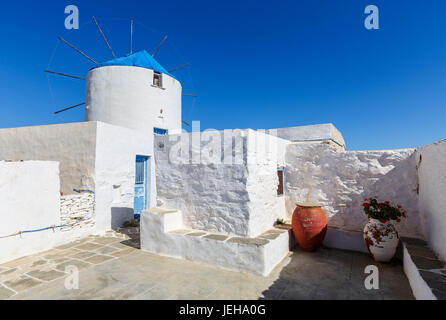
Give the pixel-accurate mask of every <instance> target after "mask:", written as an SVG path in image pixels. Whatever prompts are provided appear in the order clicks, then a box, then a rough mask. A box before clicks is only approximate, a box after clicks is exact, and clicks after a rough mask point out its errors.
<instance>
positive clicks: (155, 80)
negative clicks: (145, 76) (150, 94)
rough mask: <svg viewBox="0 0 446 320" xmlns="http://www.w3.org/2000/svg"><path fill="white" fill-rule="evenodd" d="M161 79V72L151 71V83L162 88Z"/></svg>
mask: <svg viewBox="0 0 446 320" xmlns="http://www.w3.org/2000/svg"><path fill="white" fill-rule="evenodd" d="M162 80H163V79H162V75H161V73H159V72H154V73H153V85H154V86H155V87H158V88H162V86H163V81H162Z"/></svg>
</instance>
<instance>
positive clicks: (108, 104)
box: [45, 17, 197, 132]
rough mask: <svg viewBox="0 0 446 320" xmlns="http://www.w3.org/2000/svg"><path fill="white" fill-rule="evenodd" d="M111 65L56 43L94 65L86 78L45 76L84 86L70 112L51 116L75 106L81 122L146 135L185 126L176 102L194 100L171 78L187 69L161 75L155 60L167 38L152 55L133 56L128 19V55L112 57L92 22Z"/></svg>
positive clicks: (179, 104) (54, 72) (194, 96)
mask: <svg viewBox="0 0 446 320" xmlns="http://www.w3.org/2000/svg"><path fill="white" fill-rule="evenodd" d="M92 20H93V22H94V23H95V25H96V27H97V29H98V31H99V33H100V35H101V36H102V38H103V40H104V42H105V44H106V45H107V48H108V50H109V51H110V53H111V55H112V57H113V60H109V61H106V62H102V63H101V62H97V61H96V60H95V59H93V58H91V57H90V56H89V55H87V54H86V53H85V52H84V51H81V50H80V49H78V48H77V47H76V46H74V45H73V44H71V43H69V42H68V41H67V40H65V39H63V38H62V37H58V39H59V41H61V42H62V43H64V44H65V45H67V46H68V47H70V48H71V49H73V50H74V51H76V52H77V53H78V54H80V55H82V56H83V57H84V58H85V59H88V60H89V61H90V62H92V63H94V65H95V66H94V67H93V68H92V69H91V70H90V71H89V72H88V73H87V76H86V77H82V76H77V75H70V74H67V73H63V72H58V71H53V70H45V72H46V73H49V74H52V75H56V76H61V77H66V78H72V79H77V80H80V81H86V87H87V94H86V100H85V101H84V102H81V103H77V104H75V105H72V106H68V107H64V108H61V109H60V110H58V111H55V112H54V113H55V114H59V113H61V112H65V111H68V110H71V109H74V108H77V107H80V106H85V110H86V116H85V120H86V121H103V122H108V123H111V124H116V125H121V126H124V127H130V128H132V129H137V130H143V131H148V130H149V131H152V130H153V128H155V129H159V130H165V131H166V132H167V131H170V132H172V131H176V130H178V129H179V130H181V124H182V123H183V124H185V125H188V126H190V124H189V123H187V122H186V121H184V120H182V119H181V98H182V97H193V98H196V97H197V95H195V94H183V93H182V87H181V83H180V82H179V81H178V80H177V79H176V78H175V76H174V75H173V73H174V72H176V71H177V70H180V69H182V68H185V67H188V66H189V64H188V63H185V64H183V65H180V66H178V67H175V68H172V69H170V70H166V69H164V68H163V67H162V66H161V65H160V64H159V63H158V62H157V61H156V60H155V58H154V57H155V55H156V54H157V53H158V51H159V50H160V49H161V48H162V46H163V44H164V43H165V41H166V40H167V35H166V36H164V38H163V39H162V41H161V42H160V43H159V45H158V46H157V47H156V49H155V50H154V51H153V53H152V54H149V53H148V52H147V51H145V50H143V51H139V52H133V18H132V19H130V53H129V54H127V55H126V56H124V57H117V56H116V54H115V52H114V51H113V49H112V47H111V45H110V43H109V41H108V40H107V37H106V36H105V34H104V32H103V31H102V29H101V27H100V26H99V23H98V21H97V20H96V18H95V17H92Z"/></svg>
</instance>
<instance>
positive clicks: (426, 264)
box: [411, 256, 445, 270]
mask: <svg viewBox="0 0 446 320" xmlns="http://www.w3.org/2000/svg"><path fill="white" fill-rule="evenodd" d="M411 259H412V261H413V263H415V265H416V267H417V268H418V269H424V270H429V269H443V268H444V266H445V265H444V263H443V262H441V261H440V260H432V259H427V258H424V257H419V256H411Z"/></svg>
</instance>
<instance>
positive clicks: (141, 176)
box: [133, 156, 149, 219]
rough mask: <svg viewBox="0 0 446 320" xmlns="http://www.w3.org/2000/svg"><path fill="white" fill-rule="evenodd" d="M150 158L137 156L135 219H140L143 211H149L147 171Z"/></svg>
mask: <svg viewBox="0 0 446 320" xmlns="http://www.w3.org/2000/svg"><path fill="white" fill-rule="evenodd" d="M148 159H149V157H144V156H136V172H135V201H134V206H133V213H134V215H135V219H139V215H140V214H141V211H142V210H144V209H147V198H148V197H147V193H148V191H147V190H148V186H147V169H148V165H147V163H148Z"/></svg>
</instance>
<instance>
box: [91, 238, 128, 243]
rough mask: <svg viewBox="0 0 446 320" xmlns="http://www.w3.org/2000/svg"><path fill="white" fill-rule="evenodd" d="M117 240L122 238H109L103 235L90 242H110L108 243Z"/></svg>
mask: <svg viewBox="0 0 446 320" xmlns="http://www.w3.org/2000/svg"><path fill="white" fill-rule="evenodd" d="M119 241H122V239H119V238H115V237H110V238H106V237H104V238H98V239H95V240H93V241H92V242H91V243H98V244H110V243H113V242H119Z"/></svg>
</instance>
